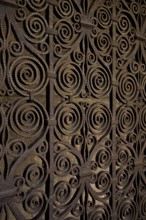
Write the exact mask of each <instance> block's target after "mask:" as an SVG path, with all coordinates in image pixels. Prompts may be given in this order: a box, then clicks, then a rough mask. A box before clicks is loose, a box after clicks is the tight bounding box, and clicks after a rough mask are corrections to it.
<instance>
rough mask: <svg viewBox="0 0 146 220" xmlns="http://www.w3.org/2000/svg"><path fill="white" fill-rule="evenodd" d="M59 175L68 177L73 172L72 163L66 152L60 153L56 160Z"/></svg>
mask: <svg viewBox="0 0 146 220" xmlns="http://www.w3.org/2000/svg"><path fill="white" fill-rule="evenodd" d="M55 163H56V168H57V171H56V173H57V175H59V176H67V175H68V174H69V173H70V171H71V161H70V158H69V156H67V155H66V156H64V152H62V153H60V154H59V155H58V156H57V157H56V160H55Z"/></svg>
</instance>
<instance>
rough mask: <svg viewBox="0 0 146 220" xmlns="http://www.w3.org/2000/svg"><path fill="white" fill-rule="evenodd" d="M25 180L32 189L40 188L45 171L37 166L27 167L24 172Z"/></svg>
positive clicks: (44, 177)
mask: <svg viewBox="0 0 146 220" xmlns="http://www.w3.org/2000/svg"><path fill="white" fill-rule="evenodd" d="M25 180H26V184H27V185H28V186H30V187H32V188H37V187H40V186H41V185H42V184H43V183H44V182H45V180H46V176H45V169H43V167H42V166H39V165H37V164H32V165H29V166H28V167H27V168H26V170H25Z"/></svg>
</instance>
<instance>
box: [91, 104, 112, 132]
mask: <svg viewBox="0 0 146 220" xmlns="http://www.w3.org/2000/svg"><path fill="white" fill-rule="evenodd" d="M88 122H90V123H89V127H90V130H91V132H93V133H94V134H99V135H105V134H106V133H108V132H109V131H110V128H111V113H110V111H109V110H108V108H107V107H106V106H105V105H101V104H93V105H91V107H90V108H89V111H88Z"/></svg>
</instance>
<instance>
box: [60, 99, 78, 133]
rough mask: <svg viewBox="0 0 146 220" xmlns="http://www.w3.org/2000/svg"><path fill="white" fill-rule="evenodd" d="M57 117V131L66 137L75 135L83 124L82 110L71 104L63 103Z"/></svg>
mask: <svg viewBox="0 0 146 220" xmlns="http://www.w3.org/2000/svg"><path fill="white" fill-rule="evenodd" d="M56 116H57V122H58V124H57V130H58V131H59V133H61V134H64V135H67V136H68V135H69V136H70V135H73V134H74V133H75V132H77V131H78V130H79V129H80V127H81V125H82V123H81V120H82V110H81V108H80V106H79V105H77V104H74V103H70V104H65V103H63V104H62V105H60V107H59V108H58V109H57V110H56Z"/></svg>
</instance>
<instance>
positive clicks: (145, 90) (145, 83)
mask: <svg viewBox="0 0 146 220" xmlns="http://www.w3.org/2000/svg"><path fill="white" fill-rule="evenodd" d="M142 88H143V97H144V100H145V101H146V76H145V77H144V78H143V80H142Z"/></svg>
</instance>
